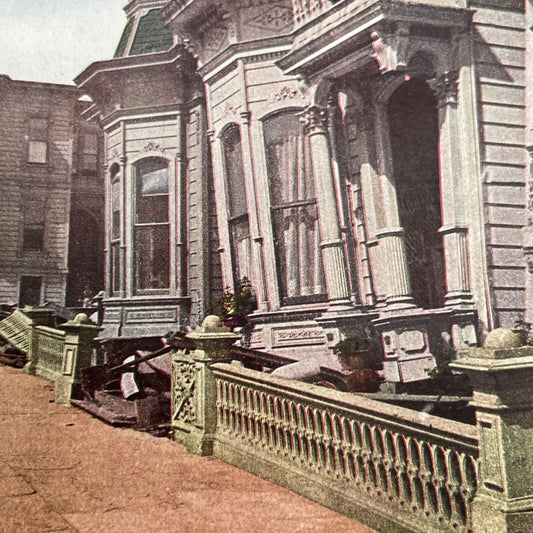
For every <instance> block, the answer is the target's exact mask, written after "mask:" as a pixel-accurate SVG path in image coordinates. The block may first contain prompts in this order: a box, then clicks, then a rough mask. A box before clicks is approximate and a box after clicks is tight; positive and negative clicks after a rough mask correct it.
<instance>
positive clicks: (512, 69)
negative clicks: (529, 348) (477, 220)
mask: <svg viewBox="0 0 533 533" xmlns="http://www.w3.org/2000/svg"><path fill="white" fill-rule="evenodd" d="M473 20H474V26H475V30H476V35H475V45H474V59H475V63H476V72H477V75H478V95H479V117H480V122H481V123H480V126H481V131H480V138H481V162H482V174H483V178H484V187H485V194H484V198H485V224H486V226H485V227H486V232H485V233H486V238H487V260H488V270H489V272H488V275H489V282H490V284H491V294H492V306H493V310H494V315H495V322H496V324H495V325H504V326H510V325H512V321H514V319H515V318H516V316H518V315H519V314H520V313H522V312H523V310H524V305H525V304H524V291H525V268H524V266H525V264H524V256H523V251H522V227H523V226H524V224H525V222H526V220H525V212H526V210H525V202H526V193H525V179H526V163H527V152H526V150H525V125H526V113H525V105H526V100H525V38H524V17H523V15H522V14H521V13H517V12H510V11H504V10H498V9H483V8H478V9H477V10H476V11H475V13H474V19H473Z"/></svg>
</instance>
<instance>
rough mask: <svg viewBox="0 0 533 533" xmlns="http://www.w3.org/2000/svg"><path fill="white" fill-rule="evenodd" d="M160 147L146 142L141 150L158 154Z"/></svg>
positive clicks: (152, 142) (151, 142)
mask: <svg viewBox="0 0 533 533" xmlns="http://www.w3.org/2000/svg"><path fill="white" fill-rule="evenodd" d="M160 151H161V146H160V145H159V144H157V143H155V142H154V141H148V142H147V143H146V145H145V146H144V148H143V152H160Z"/></svg>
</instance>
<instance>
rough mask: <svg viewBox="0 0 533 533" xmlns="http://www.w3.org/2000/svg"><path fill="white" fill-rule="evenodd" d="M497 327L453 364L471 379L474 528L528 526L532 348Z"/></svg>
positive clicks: (532, 493) (532, 496) (531, 514)
mask: <svg viewBox="0 0 533 533" xmlns="http://www.w3.org/2000/svg"><path fill="white" fill-rule="evenodd" d="M516 337H517V336H516V334H515V333H513V332H512V331H510V330H505V329H503V328H499V329H496V330H494V331H493V332H491V333H489V335H488V336H487V338H486V340H485V343H484V346H483V347H482V348H470V349H468V350H464V351H461V352H459V354H458V360H457V361H455V362H454V363H452V365H451V366H452V367H453V368H454V369H458V370H461V371H463V372H465V373H466V374H467V375H468V376H469V377H470V379H471V381H472V384H473V388H474V397H473V400H472V402H471V405H472V406H473V407H474V408H475V409H476V424H477V428H478V435H479V452H480V458H479V461H480V473H479V487H478V491H477V493H476V496H475V497H474V500H473V501H472V513H471V516H472V522H471V529H472V530H473V531H475V532H476V533H494V532H496V531H497V532H498V533H518V532H525V531H533V466H532V465H533V463H532V460H531V457H532V455H533V347H531V346H527V347H516V346H517V345H518V344H519V343H518V342H517V338H516Z"/></svg>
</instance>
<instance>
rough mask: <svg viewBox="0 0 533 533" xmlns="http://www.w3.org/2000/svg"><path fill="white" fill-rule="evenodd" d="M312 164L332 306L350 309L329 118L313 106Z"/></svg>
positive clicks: (310, 128) (308, 119)
mask: <svg viewBox="0 0 533 533" xmlns="http://www.w3.org/2000/svg"><path fill="white" fill-rule="evenodd" d="M305 119H306V123H307V128H308V131H309V134H308V135H309V143H310V149H311V160H312V166H313V174H314V178H315V186H316V195H317V203H318V219H319V226H320V236H321V243H320V247H321V249H322V259H323V262H324V275H325V278H326V290H327V293H328V299H329V302H330V306H332V307H346V308H349V307H351V305H350V289H349V285H348V276H347V272H346V261H345V257H344V241H343V240H342V237H341V231H340V225H339V215H338V209H337V196H336V193H335V181H334V176H333V171H332V168H331V157H330V150H329V143H328V132H327V125H326V121H327V114H326V112H325V111H324V110H323V109H320V108H319V107H317V106H312V107H309V108H307V109H306V112H305Z"/></svg>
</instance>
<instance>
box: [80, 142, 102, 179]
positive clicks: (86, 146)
mask: <svg viewBox="0 0 533 533" xmlns="http://www.w3.org/2000/svg"><path fill="white" fill-rule="evenodd" d="M79 144H80V150H79V158H80V164H79V170H80V171H81V172H82V173H83V174H89V175H95V174H96V173H97V170H98V136H97V135H96V133H83V134H82V135H81V136H80V143H79Z"/></svg>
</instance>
